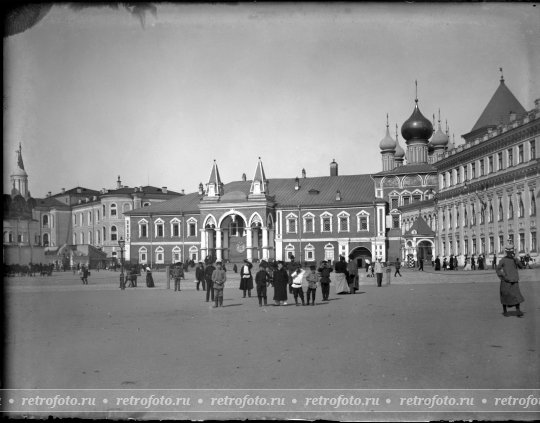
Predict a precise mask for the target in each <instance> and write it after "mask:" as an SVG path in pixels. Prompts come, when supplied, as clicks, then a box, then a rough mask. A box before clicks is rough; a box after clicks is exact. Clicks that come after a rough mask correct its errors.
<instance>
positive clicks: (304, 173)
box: [302, 169, 306, 179]
mask: <svg viewBox="0 0 540 423" xmlns="http://www.w3.org/2000/svg"><path fill="white" fill-rule="evenodd" d="M302 178H304V179H306V169H302Z"/></svg>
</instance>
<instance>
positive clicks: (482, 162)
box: [479, 159, 484, 176]
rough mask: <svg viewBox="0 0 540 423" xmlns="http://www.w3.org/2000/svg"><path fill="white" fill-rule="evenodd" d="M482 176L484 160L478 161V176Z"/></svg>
mask: <svg viewBox="0 0 540 423" xmlns="http://www.w3.org/2000/svg"><path fill="white" fill-rule="evenodd" d="M479 176H484V159H482V160H480V175H479Z"/></svg>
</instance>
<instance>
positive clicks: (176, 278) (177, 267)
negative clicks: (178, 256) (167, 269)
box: [172, 263, 182, 291]
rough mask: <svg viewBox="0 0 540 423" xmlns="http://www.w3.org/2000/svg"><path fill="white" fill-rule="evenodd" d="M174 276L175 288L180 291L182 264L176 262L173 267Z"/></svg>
mask: <svg viewBox="0 0 540 423" xmlns="http://www.w3.org/2000/svg"><path fill="white" fill-rule="evenodd" d="M172 277H173V279H174V290H175V291H180V281H181V280H182V276H181V272H180V264H178V263H176V264H175V265H174V267H173V271H172Z"/></svg>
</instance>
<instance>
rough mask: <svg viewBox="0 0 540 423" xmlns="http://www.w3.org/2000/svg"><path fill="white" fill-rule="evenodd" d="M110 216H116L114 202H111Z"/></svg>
mask: <svg viewBox="0 0 540 423" xmlns="http://www.w3.org/2000/svg"><path fill="white" fill-rule="evenodd" d="M111 217H116V203H112V204H111Z"/></svg>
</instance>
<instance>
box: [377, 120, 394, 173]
mask: <svg viewBox="0 0 540 423" xmlns="http://www.w3.org/2000/svg"><path fill="white" fill-rule="evenodd" d="M379 148H380V149H381V155H382V168H383V172H384V171H385V170H392V169H393V168H394V166H395V162H394V154H395V152H396V140H394V139H393V138H392V137H391V136H390V131H389V129H388V113H387V114H386V136H385V137H384V138H383V139H382V140H381V142H380V143H379Z"/></svg>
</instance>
